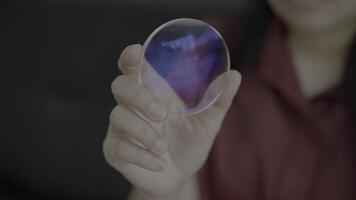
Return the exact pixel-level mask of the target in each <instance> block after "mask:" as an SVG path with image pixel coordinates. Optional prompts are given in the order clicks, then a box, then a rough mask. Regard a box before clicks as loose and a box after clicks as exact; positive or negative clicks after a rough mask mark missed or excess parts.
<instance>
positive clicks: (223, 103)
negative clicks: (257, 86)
mask: <svg viewBox="0 0 356 200" xmlns="http://www.w3.org/2000/svg"><path fill="white" fill-rule="evenodd" d="M240 83H241V74H240V73H239V72H238V71H236V70H231V71H230V73H229V76H228V80H227V85H226V88H225V89H224V91H223V93H222V94H221V96H220V98H219V99H218V100H217V101H216V102H215V103H214V104H213V106H214V107H216V108H217V109H221V110H223V111H227V110H228V109H229V108H230V105H231V103H232V100H233V99H234V97H235V95H236V93H237V90H238V89H239V87H240Z"/></svg>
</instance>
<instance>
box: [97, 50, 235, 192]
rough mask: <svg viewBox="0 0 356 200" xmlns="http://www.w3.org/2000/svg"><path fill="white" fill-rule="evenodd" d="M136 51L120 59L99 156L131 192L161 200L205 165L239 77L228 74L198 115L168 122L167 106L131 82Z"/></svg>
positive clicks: (134, 78)
mask: <svg viewBox="0 0 356 200" xmlns="http://www.w3.org/2000/svg"><path fill="white" fill-rule="evenodd" d="M142 51H143V49H142V47H141V45H131V46H129V47H127V48H126V49H125V50H124V51H123V53H122V54H121V56H120V59H119V68H120V70H121V71H122V72H123V74H124V75H121V76H118V77H117V78H116V79H115V80H114V81H113V83H112V93H113V95H114V97H115V99H116V100H117V101H118V103H119V104H118V105H117V106H116V107H115V108H114V109H113V110H112V112H111V115H110V124H109V128H108V133H107V136H106V138H105V140H104V145H103V151H104V155H105V158H106V160H107V162H108V163H109V164H110V165H111V166H112V167H114V168H115V169H116V170H118V171H120V172H121V173H122V174H123V175H124V176H125V177H126V178H127V179H128V180H129V181H130V182H131V183H132V184H133V185H134V187H135V188H136V189H137V190H140V191H141V192H142V193H145V194H147V195H150V196H157V197H158V196H165V195H166V196H167V195H169V194H173V193H174V192H175V191H177V190H179V188H181V187H182V186H183V185H184V184H185V183H186V182H187V181H188V180H189V179H190V178H191V177H192V176H194V175H195V173H196V172H197V171H198V170H199V169H200V167H201V166H202V165H203V163H204V162H205V160H206V158H207V156H208V154H209V151H210V149H211V147H212V144H213V142H214V139H215V137H216V135H217V133H218V131H219V129H220V126H221V124H222V122H223V119H224V117H225V114H226V112H227V110H228V109H229V107H230V105H231V103H232V99H233V98H234V96H235V95H236V92H237V90H238V87H239V85H240V81H241V76H240V74H239V73H238V72H237V71H235V70H231V71H230V73H229V76H228V85H227V87H226V88H225V90H224V92H223V94H222V95H221V96H220V97H219V99H218V100H217V101H216V102H215V103H214V104H213V105H212V106H211V107H209V108H208V109H206V110H204V111H203V112H200V113H198V114H196V115H193V116H189V117H183V116H171V115H169V114H167V106H166V105H167V102H163V101H162V100H161V99H159V98H158V97H156V96H154V95H153V94H152V93H151V92H150V91H149V90H147V89H145V88H144V87H143V86H142V85H140V84H139V82H138V81H137V75H138V67H139V60H140V57H141V54H142V53H143V52H142ZM167 90H168V89H167ZM163 92H166V94H171V91H163Z"/></svg>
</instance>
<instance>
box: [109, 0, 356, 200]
mask: <svg viewBox="0 0 356 200" xmlns="http://www.w3.org/2000/svg"><path fill="white" fill-rule="evenodd" d="M261 5H263V6H261V7H263V8H264V11H265V13H267V14H265V15H263V17H262V18H258V20H260V23H261V24H263V23H262V22H261V21H263V20H266V23H265V25H266V26H265V29H263V28H262V29H261V30H264V31H257V30H259V29H257V28H256V27H255V26H257V25H256V24H251V25H250V28H252V29H251V30H253V32H254V34H245V36H247V37H244V36H243V34H239V36H238V38H239V41H240V43H239V45H237V46H235V47H234V48H233V49H232V51H233V52H234V53H233V54H234V55H237V56H235V58H236V59H237V58H238V61H239V62H241V63H240V64H239V66H243V67H241V68H239V69H241V72H242V74H243V81H242V84H241V87H240V82H241V75H240V73H239V72H238V71H237V70H231V73H229V76H228V85H227V87H226V88H225V90H224V92H223V94H222V96H221V97H220V98H219V99H218V100H217V101H216V102H215V103H214V104H213V105H212V106H211V107H210V108H208V109H207V110H205V111H203V112H201V113H199V114H197V115H193V116H191V117H177V116H170V115H167V110H166V108H165V106H164V102H161V101H160V99H159V98H158V97H156V96H154V95H153V94H152V93H150V92H149V91H148V90H146V89H145V88H144V87H143V86H141V85H140V84H139V83H138V81H137V73H138V66H139V59H140V57H141V54H142V46H141V45H138V44H136V45H131V46H129V47H127V48H126V49H125V50H124V51H123V53H122V54H121V56H120V59H119V62H118V65H119V68H120V70H121V71H122V73H123V75H120V76H118V77H117V78H116V79H115V80H114V81H113V83H112V86H111V87H112V92H113V95H114V97H115V99H116V100H117V101H118V102H119V104H118V105H117V106H116V107H115V108H114V109H113V110H112V112H111V115H110V124H109V128H108V133H107V136H106V138H105V140H104V144H103V152H104V155H105V158H106V160H107V162H108V163H109V164H110V165H111V166H112V167H114V168H115V169H116V170H118V171H119V172H121V173H122V174H123V175H124V176H125V178H127V180H129V181H130V182H131V183H132V185H133V189H132V191H131V193H130V196H129V199H132V200H135V199H147V200H148V199H225V200H226V199H227V200H228V199H241V200H244V199H246V200H250V199H274V200H275V199H324V200H325V199H355V198H356V194H355V191H356V190H355V189H356V188H355V186H356V183H355V181H354V179H355V170H354V167H355V161H354V160H355V156H354V155H355V151H354V150H355V145H356V144H355V143H354V141H355V139H354V138H353V135H354V133H355V131H354V130H353V129H354V128H355V127H354V126H355V123H354V119H355V102H354V100H355V92H353V89H352V88H353V86H355V81H354V80H355V79H356V73H355V69H356V61H355V60H356V54H355V53H356V47H355V46H356V45H355V39H356V37H355V36H356V1H354V0H267V1H266V2H262V3H261ZM233 26H234V25H229V27H228V28H230V29H231V27H233ZM261 27H263V26H261ZM256 29H257V30H256ZM241 32H242V31H241ZM234 34H235V33H234ZM234 34H233V35H234ZM258 35H259V36H263V37H257V36H258ZM248 37H249V38H250V39H249V40H248V39H246V38H248ZM251 37H252V38H251ZM253 37H256V38H253ZM261 38H262V39H261ZM256 41H257V42H256ZM256 43H259V44H261V45H259V47H258V48H257V47H255V46H256V45H255V44H256ZM241 44H245V45H241ZM252 46H254V47H253V48H252ZM257 46H258V45H257ZM251 49H252V50H251ZM253 49H254V50H256V49H257V50H258V51H257V50H256V51H254V50H253ZM250 50H251V51H250ZM258 52H260V53H258ZM248 54H250V55H252V57H250V59H247V58H248V56H247V55H248ZM241 55H243V56H241ZM238 56H240V57H238ZM248 60H250V61H248ZM243 61H244V62H243ZM239 87H240V88H239ZM238 89H239V93H238V95H237V97H236V98H235V95H236V93H237V90H238ZM131 108H134V110H136V111H138V112H139V113H140V114H137V112H135V111H133V109H131ZM141 114H142V115H144V116H145V118H147V119H149V120H145V118H143V117H141ZM157 124H159V125H161V127H162V129H157V128H154V127H155V126H156V125H157Z"/></svg>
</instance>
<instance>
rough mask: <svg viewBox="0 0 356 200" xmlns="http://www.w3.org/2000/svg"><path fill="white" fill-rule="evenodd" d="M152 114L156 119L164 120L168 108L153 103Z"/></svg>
mask: <svg viewBox="0 0 356 200" xmlns="http://www.w3.org/2000/svg"><path fill="white" fill-rule="evenodd" d="M150 113H151V116H152V117H153V118H154V119H156V120H163V119H164V117H165V116H166V109H165V108H164V107H163V106H161V105H159V104H158V103H153V104H152V105H151V107H150Z"/></svg>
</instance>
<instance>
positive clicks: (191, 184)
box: [128, 177, 199, 200]
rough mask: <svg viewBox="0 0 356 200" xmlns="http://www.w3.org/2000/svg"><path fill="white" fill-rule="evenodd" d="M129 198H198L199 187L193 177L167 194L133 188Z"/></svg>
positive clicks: (169, 199)
mask: <svg viewBox="0 0 356 200" xmlns="http://www.w3.org/2000/svg"><path fill="white" fill-rule="evenodd" d="M128 199H129V200H186V199H190V200H198V199H199V194H198V188H197V181H196V178H195V177H192V178H191V179H190V180H189V181H187V182H186V183H184V184H182V185H180V186H178V187H177V188H176V189H175V190H174V191H171V192H169V193H166V194H152V193H149V192H146V191H143V190H140V189H139V188H136V187H134V188H132V190H131V192H130V195H129V198H128Z"/></svg>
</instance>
